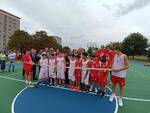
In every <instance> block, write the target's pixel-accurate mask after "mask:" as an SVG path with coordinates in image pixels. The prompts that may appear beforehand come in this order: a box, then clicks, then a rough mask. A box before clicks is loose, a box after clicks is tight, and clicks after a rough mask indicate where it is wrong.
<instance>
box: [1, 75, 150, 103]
mask: <svg viewBox="0 0 150 113" xmlns="http://www.w3.org/2000/svg"><path fill="white" fill-rule="evenodd" d="M0 78H3V79H8V80H12V81H17V82H22V83H25V81H24V80H20V79H15V78H11V77H4V76H0ZM33 83H34V84H35V83H36V82H33ZM51 87H54V86H51ZM107 87H108V86H107ZM57 88H62V87H57ZM91 94H92V93H91ZM108 96H110V95H108ZM116 97H117V98H119V96H116ZM123 99H125V100H134V101H142V102H150V99H141V98H130V97H123Z"/></svg>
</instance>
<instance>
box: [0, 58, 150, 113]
mask: <svg viewBox="0 0 150 113" xmlns="http://www.w3.org/2000/svg"><path fill="white" fill-rule="evenodd" d="M24 87H25V86H24V82H23V81H22V69H21V66H19V64H17V69H16V71H15V72H0V113H11V104H12V101H13V99H14V97H15V96H16V95H17V93H19V92H20V91H21V90H22V89H23V88H24ZM110 87H111V86H110ZM117 94H118V92H117ZM118 113H150V67H145V66H143V62H139V61H130V67H129V69H128V75H127V79H126V87H125V91H124V107H119V110H118Z"/></svg>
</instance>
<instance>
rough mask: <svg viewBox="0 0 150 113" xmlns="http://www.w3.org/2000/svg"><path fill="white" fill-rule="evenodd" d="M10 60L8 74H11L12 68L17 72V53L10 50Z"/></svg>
mask: <svg viewBox="0 0 150 113" xmlns="http://www.w3.org/2000/svg"><path fill="white" fill-rule="evenodd" d="M8 60H9V69H8V72H10V70H11V67H12V71H13V72H14V71H15V60H16V53H15V52H14V51H13V50H10V53H9V54H8Z"/></svg>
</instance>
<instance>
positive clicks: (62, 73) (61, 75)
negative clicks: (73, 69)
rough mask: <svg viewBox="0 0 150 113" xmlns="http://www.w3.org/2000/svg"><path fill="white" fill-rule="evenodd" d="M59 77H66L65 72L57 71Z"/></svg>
mask: <svg viewBox="0 0 150 113" xmlns="http://www.w3.org/2000/svg"><path fill="white" fill-rule="evenodd" d="M57 78H59V79H63V80H64V79H65V72H63V71H62V72H57Z"/></svg>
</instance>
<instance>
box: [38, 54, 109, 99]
mask: <svg viewBox="0 0 150 113" xmlns="http://www.w3.org/2000/svg"><path fill="white" fill-rule="evenodd" d="M68 57H69V67H66V60H65V58H64V55H63V53H61V52H59V53H58V56H57V57H55V55H54V54H51V55H50V57H49V59H48V58H47V54H46V53H45V52H43V53H42V58H41V59H40V61H39V65H40V67H41V69H40V73H39V80H41V79H45V78H48V77H49V80H50V81H49V82H50V84H53V85H59V86H64V85H66V84H65V72H66V70H67V68H68V79H69V85H68V86H67V87H69V88H71V89H75V90H82V91H86V92H89V91H94V92H96V93H101V94H102V96H104V95H105V88H106V84H107V74H108V70H107V69H109V67H110V65H109V63H108V58H107V56H105V55H102V56H101V57H100V58H99V57H98V56H97V55H95V54H91V55H88V54H87V53H86V52H85V53H82V54H76V55H75V54H73V53H72V54H71V53H70V54H69V55H68Z"/></svg>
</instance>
